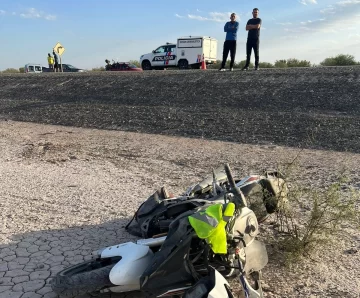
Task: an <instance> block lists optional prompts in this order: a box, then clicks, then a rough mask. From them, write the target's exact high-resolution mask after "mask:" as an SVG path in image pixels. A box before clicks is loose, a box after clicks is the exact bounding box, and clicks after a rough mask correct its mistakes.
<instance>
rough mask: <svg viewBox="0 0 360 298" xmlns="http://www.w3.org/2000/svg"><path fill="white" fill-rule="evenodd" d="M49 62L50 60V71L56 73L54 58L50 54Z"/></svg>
mask: <svg viewBox="0 0 360 298" xmlns="http://www.w3.org/2000/svg"><path fill="white" fill-rule="evenodd" d="M47 60H48V64H49V69H50V71H51V72H53V71H54V58H53V57H52V56H51V55H50V53H48V57H47Z"/></svg>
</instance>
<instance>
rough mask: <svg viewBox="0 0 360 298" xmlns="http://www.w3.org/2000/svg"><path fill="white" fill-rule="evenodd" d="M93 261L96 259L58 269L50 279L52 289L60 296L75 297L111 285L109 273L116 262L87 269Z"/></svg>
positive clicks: (95, 291) (92, 292)
mask: <svg viewBox="0 0 360 298" xmlns="http://www.w3.org/2000/svg"><path fill="white" fill-rule="evenodd" d="M95 262H97V261H96V260H91V261H87V262H83V263H81V264H77V265H74V266H71V267H69V268H66V269H64V270H62V271H60V272H59V273H58V274H57V275H56V276H55V277H54V279H53V280H52V281H51V287H52V289H53V291H54V292H55V293H56V294H58V295H59V296H60V297H75V296H79V295H85V294H94V293H97V292H99V291H100V290H101V289H103V288H106V287H109V286H113V284H112V283H111V282H110V279H109V274H110V271H111V269H112V268H113V267H114V266H115V264H116V262H114V263H113V264H110V265H107V266H104V267H100V268H96V269H92V270H89V268H91V267H92V265H94V263H95ZM98 263H99V262H98Z"/></svg>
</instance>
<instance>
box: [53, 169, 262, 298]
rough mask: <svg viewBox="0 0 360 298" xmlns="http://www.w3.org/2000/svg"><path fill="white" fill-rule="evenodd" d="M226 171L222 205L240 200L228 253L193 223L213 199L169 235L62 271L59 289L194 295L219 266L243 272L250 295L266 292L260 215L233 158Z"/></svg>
mask: <svg viewBox="0 0 360 298" xmlns="http://www.w3.org/2000/svg"><path fill="white" fill-rule="evenodd" d="M225 172H226V176H227V181H228V183H229V190H228V192H227V193H226V194H225V195H224V202H223V203H222V205H221V207H224V208H227V206H229V205H230V204H233V206H234V211H233V215H232V216H231V217H229V218H227V222H226V225H225V226H224V229H225V232H226V247H227V250H226V253H214V249H213V248H212V246H211V244H210V243H209V242H208V239H204V238H201V237H200V236H198V234H197V233H196V232H195V229H194V228H193V226H192V225H191V224H190V217H191V216H196V215H198V214H203V213H204V212H206V208H208V207H209V206H212V205H213V204H211V203H208V204H204V205H203V206H199V207H196V208H194V209H191V210H187V211H185V212H183V213H181V214H180V215H179V216H178V217H177V218H175V219H174V220H173V221H172V223H171V224H170V226H169V230H168V233H167V235H166V236H154V237H152V238H147V239H139V240H137V241H136V242H127V243H123V244H118V245H114V246H110V247H107V248H103V249H100V250H98V251H96V252H94V253H93V255H94V259H93V260H90V261H87V262H84V263H81V264H78V265H75V266H72V267H70V268H67V269H64V270H63V271H61V272H59V273H58V274H57V275H56V276H55V278H54V279H53V281H52V288H53V290H54V291H55V292H56V293H57V294H59V295H60V297H61V296H64V297H74V296H76V295H83V294H97V293H107V292H113V293H129V292H131V291H140V292H141V293H143V294H146V295H147V296H148V297H173V296H177V297H179V295H185V296H184V297H189V298H192V297H200V296H196V294H192V296H191V293H194V291H195V290H196V288H198V289H199V287H200V288H203V286H204V285H203V286H201V283H202V282H201V281H204V279H206V277H208V278H209V277H210V276H213V277H214V274H215V275H216V272H218V273H219V274H221V275H222V276H223V277H225V278H233V277H236V276H238V277H239V280H240V283H241V286H242V292H243V294H244V297H251V298H255V297H256V298H258V297H263V294H262V289H261V269H262V268H264V267H265V265H266V264H267V262H268V256H267V251H266V248H265V245H264V244H263V243H261V242H260V241H258V240H256V239H255V238H256V236H257V235H258V233H259V225H258V221H257V218H256V216H255V214H254V212H253V211H252V210H251V209H249V208H248V207H247V202H246V199H245V197H244V195H243V194H242V192H241V190H240V189H239V187H237V186H236V184H235V181H234V179H233V177H232V174H231V170H230V167H229V166H228V165H227V164H226V165H225ZM225 210H227V209H225ZM214 270H216V272H215V273H214ZM251 281H252V282H251ZM205 283H206V282H205ZM199 285H200V286H199ZM195 293H196V291H195ZM229 293H230V292H229ZM186 295H187V296H186ZM194 295H195V296H194ZM229 297H231V296H230V294H229Z"/></svg>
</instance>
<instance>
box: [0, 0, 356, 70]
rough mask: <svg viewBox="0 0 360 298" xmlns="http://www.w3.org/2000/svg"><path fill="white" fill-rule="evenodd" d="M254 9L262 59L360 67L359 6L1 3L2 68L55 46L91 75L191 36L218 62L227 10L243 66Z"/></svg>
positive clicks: (282, 1) (264, 0)
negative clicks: (348, 59)
mask: <svg viewBox="0 0 360 298" xmlns="http://www.w3.org/2000/svg"><path fill="white" fill-rule="evenodd" d="M254 7H257V8H259V11H260V14H259V17H260V18H261V19H262V27H261V36H260V61H262V62H271V63H274V62H275V61H276V60H280V59H289V58H297V59H300V60H304V59H305V60H308V61H310V62H311V63H314V64H317V63H319V62H321V61H323V60H324V59H325V58H327V57H333V56H336V55H338V54H350V55H353V56H355V59H356V60H357V61H360V0H257V1H256V0H255V1H244V0H238V1H215V0H206V1H205V0H192V1H190V0H181V1H163V0H154V1H151V0H137V1H131V0H101V1H100V0H58V1H48V0H0V41H1V42H0V70H4V69H6V68H10V67H11V68H19V67H22V66H24V65H25V64H26V63H30V62H31V63H40V64H43V65H47V60H46V57H47V54H48V53H51V52H52V48H53V47H54V46H55V44H56V43H57V42H60V43H61V44H62V45H63V46H64V48H65V52H64V54H63V56H62V60H63V63H69V64H72V65H74V66H76V67H79V68H85V69H91V68H93V67H100V66H104V65H105V59H110V60H111V59H114V60H115V61H129V60H139V58H140V56H141V55H142V54H146V53H149V52H151V51H152V50H154V49H155V48H157V47H158V46H161V45H163V44H165V43H166V42H176V39H177V38H179V37H182V36H189V35H192V36H211V37H214V38H216V39H217V40H218V58H219V59H220V57H221V55H222V48H223V43H224V40H225V33H224V29H223V28H224V25H225V23H226V22H227V21H229V16H230V14H231V13H232V12H235V13H236V14H237V21H238V22H239V23H240V25H239V31H238V42H237V54H236V61H241V60H244V59H245V58H246V52H245V47H246V46H245V45H246V38H247V32H246V30H245V25H246V22H247V21H248V19H250V18H252V15H251V12H252V9H253V8H254ZM252 58H253V57H252Z"/></svg>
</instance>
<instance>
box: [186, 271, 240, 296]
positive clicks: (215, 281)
mask: <svg viewBox="0 0 360 298" xmlns="http://www.w3.org/2000/svg"><path fill="white" fill-rule="evenodd" d="M183 298H234V295H233V294H232V292H231V290H230V286H229V283H228V282H227V281H226V279H225V278H224V277H223V276H222V275H221V274H220V273H219V272H218V271H217V270H216V269H215V268H213V267H211V266H209V275H208V276H205V277H203V278H201V279H200V280H199V281H198V282H197V283H196V284H195V285H194V286H193V287H191V288H190V289H188V290H187V291H186V292H185V293H184V296H183Z"/></svg>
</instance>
